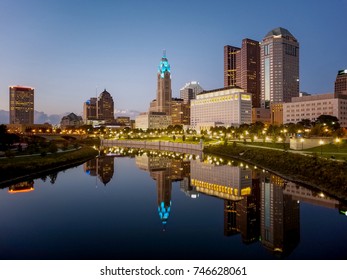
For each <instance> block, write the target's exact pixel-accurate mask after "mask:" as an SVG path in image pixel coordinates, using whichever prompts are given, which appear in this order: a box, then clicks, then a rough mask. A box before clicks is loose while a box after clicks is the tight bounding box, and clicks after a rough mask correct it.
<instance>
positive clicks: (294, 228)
mask: <svg viewBox="0 0 347 280" xmlns="http://www.w3.org/2000/svg"><path fill="white" fill-rule="evenodd" d="M135 160H136V165H137V167H138V168H139V169H141V170H144V171H147V172H149V174H150V176H151V177H152V178H153V179H154V180H155V181H156V187H157V207H158V215H159V218H160V221H161V223H162V224H163V225H164V228H165V225H166V224H167V222H168V219H169V217H170V212H171V207H172V200H171V191H172V182H175V181H180V189H181V191H182V192H184V193H185V194H186V195H187V196H189V197H191V198H198V197H199V194H205V195H209V196H213V197H216V198H219V199H222V200H223V201H224V211H223V215H224V235H225V236H232V235H236V234H240V236H241V239H242V242H243V243H245V244H251V243H255V242H261V244H262V245H263V246H264V247H265V248H266V249H267V250H269V251H270V252H272V253H274V254H276V255H278V256H279V257H284V256H287V255H289V254H290V253H291V252H292V251H293V250H294V249H295V248H296V247H297V245H298V244H299V242H300V201H305V202H308V203H311V204H316V205H320V206H324V207H331V208H335V209H338V210H339V211H340V213H341V214H344V215H345V214H346V213H347V208H346V207H343V206H341V204H340V203H339V202H338V201H337V200H334V199H331V198H329V197H327V196H325V195H324V194H323V193H319V192H314V191H311V190H309V189H306V188H304V187H301V186H298V185H296V184H295V183H292V182H286V181H284V180H283V179H282V178H281V177H278V176H276V175H272V174H270V173H268V172H265V171H262V170H259V169H256V168H249V167H248V166H247V165H246V164H242V163H235V162H228V163H227V164H220V162H217V164H216V162H213V160H211V158H210V157H207V158H206V159H205V160H201V161H199V160H190V159H189V157H188V158H187V157H181V158H170V157H166V156H162V155H161V156H158V153H153V154H151V153H149V154H147V153H142V154H140V155H137V156H136V157H135ZM113 169H114V158H113V157H100V158H97V159H94V160H93V161H89V162H88V163H86V164H85V166H84V170H85V172H86V173H87V174H89V175H91V176H99V178H100V180H101V181H102V182H103V183H104V184H105V185H106V184H107V183H108V182H109V181H110V180H111V178H112V176H113Z"/></svg>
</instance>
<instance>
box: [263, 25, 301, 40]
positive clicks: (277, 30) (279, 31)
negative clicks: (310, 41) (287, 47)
mask: <svg viewBox="0 0 347 280" xmlns="http://www.w3.org/2000/svg"><path fill="white" fill-rule="evenodd" d="M271 36H282V37H292V38H294V39H295V37H294V36H293V34H292V33H290V32H289V31H288V30H287V29H285V28H283V27H277V28H275V29H272V30H271V31H270V32H268V33H267V34H266V35H265V37H271Z"/></svg>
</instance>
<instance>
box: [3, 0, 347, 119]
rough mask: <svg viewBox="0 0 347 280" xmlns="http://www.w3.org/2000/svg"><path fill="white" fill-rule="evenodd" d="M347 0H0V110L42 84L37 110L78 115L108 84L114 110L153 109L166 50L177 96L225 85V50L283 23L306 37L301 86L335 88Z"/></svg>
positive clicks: (344, 57) (346, 37)
mask: <svg viewBox="0 0 347 280" xmlns="http://www.w3.org/2000/svg"><path fill="white" fill-rule="evenodd" d="M346 15H347V0H330V1H319V0H315V1H314V0H308V1H303V0H292V1H256V0H248V1H233V0H229V1H227V0H214V1H208V0H206V1H201V0H200V1H196V0H192V1H190V0H186V1H181V0H176V1H157V0H153V1H152V0H147V1H143V0H142V1H136V0H122V1H121V0H118V1H117V0H95V1H85V0H68V1H65V0H59V1H57V0H56V1H53V0H31V1H30V0H0V109H2V110H8V109H9V108H8V107H9V106H8V102H9V101H8V100H9V96H8V95H9V94H8V86H10V85H27V86H32V87H34V88H35V109H36V110H38V111H44V112H46V113H48V114H54V113H56V114H60V113H64V112H75V113H78V114H79V113H81V112H82V110H83V102H84V101H86V100H87V99H89V98H90V97H93V96H95V95H96V88H97V93H98V94H99V93H100V92H101V91H103V90H104V88H106V89H107V90H108V91H109V92H110V93H111V94H112V96H113V98H114V101H115V107H116V109H118V110H119V109H132V110H138V111H146V110H147V109H148V107H149V103H150V101H151V100H152V99H154V98H155V96H156V79H157V76H156V75H157V67H158V65H159V61H160V59H161V56H162V50H163V49H166V50H167V58H168V60H169V63H170V64H171V73H172V91H173V96H174V97H178V96H179V89H180V88H181V87H182V86H184V84H185V83H186V82H188V81H191V80H197V81H199V82H200V84H201V86H202V87H203V88H204V89H207V90H208V89H214V88H219V87H223V46H224V45H227V44H230V45H235V46H240V45H241V41H242V39H243V38H251V39H255V40H262V38H263V37H264V35H265V34H266V33H267V32H268V31H270V30H272V29H274V28H276V27H279V26H281V27H284V28H286V29H288V30H289V31H290V32H291V33H292V34H293V35H294V36H295V37H296V38H297V39H298V41H299V43H300V81H301V82H300V90H301V91H307V92H310V93H326V92H332V91H333V88H334V81H335V78H336V74H337V71H338V70H339V69H346V68H347V16H346Z"/></svg>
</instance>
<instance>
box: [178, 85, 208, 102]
mask: <svg viewBox="0 0 347 280" xmlns="http://www.w3.org/2000/svg"><path fill="white" fill-rule="evenodd" d="M203 91H204V90H203V88H202V87H201V86H200V84H199V82H196V81H191V82H189V83H186V84H185V85H184V87H183V88H181V89H180V97H181V99H183V101H184V103H190V100H192V99H195V97H196V95H197V94H199V93H201V92H203Z"/></svg>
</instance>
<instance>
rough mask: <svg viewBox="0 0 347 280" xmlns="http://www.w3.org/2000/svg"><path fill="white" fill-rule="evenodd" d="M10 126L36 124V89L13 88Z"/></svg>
mask: <svg viewBox="0 0 347 280" xmlns="http://www.w3.org/2000/svg"><path fill="white" fill-rule="evenodd" d="M9 89H10V124H34V89H33V88H31V87H23V86H11V87H10V88H9Z"/></svg>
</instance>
